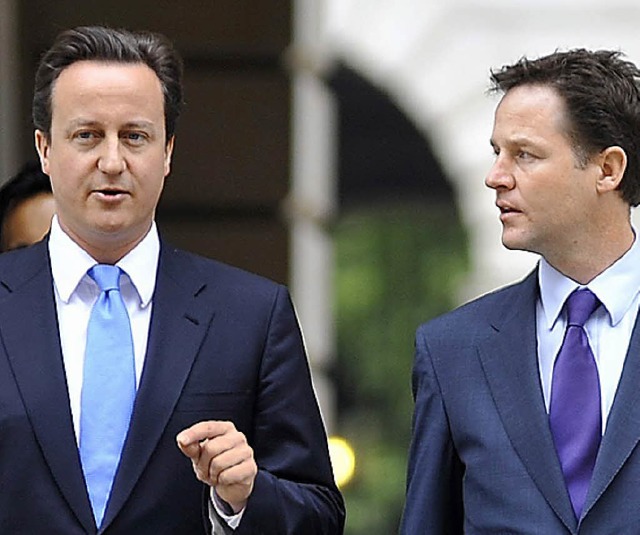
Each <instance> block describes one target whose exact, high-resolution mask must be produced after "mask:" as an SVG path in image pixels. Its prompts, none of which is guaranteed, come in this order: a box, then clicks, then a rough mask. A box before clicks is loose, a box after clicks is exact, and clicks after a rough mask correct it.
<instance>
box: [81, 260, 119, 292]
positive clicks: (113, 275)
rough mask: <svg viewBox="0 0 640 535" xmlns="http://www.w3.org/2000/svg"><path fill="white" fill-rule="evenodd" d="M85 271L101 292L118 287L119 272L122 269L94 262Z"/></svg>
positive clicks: (117, 288)
mask: <svg viewBox="0 0 640 535" xmlns="http://www.w3.org/2000/svg"><path fill="white" fill-rule="evenodd" d="M87 273H88V274H89V277H91V278H92V279H93V280H94V281H96V284H97V285H98V286H99V287H100V290H101V291H103V292H106V291H109V290H119V289H120V274H121V273H122V270H121V269H120V268H119V267H118V266H112V265H110V264H96V265H95V266H93V267H92V268H91V269H90V270H89V271H88V272H87Z"/></svg>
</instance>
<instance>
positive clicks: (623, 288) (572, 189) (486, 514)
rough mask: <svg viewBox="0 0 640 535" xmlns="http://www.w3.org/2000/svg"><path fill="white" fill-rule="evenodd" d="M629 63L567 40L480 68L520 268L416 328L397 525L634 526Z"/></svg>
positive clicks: (633, 138)
mask: <svg viewBox="0 0 640 535" xmlns="http://www.w3.org/2000/svg"><path fill="white" fill-rule="evenodd" d="M639 79H640V72H639V71H638V69H637V68H636V67H635V66H634V65H633V64H632V63H630V62H628V61H626V60H625V59H623V57H622V55H621V54H620V53H619V52H611V51H588V50H584V49H575V50H569V51H564V52H562V51H557V52H555V53H553V54H550V55H548V56H545V57H541V58H538V59H533V60H531V59H527V58H523V59H521V60H520V61H518V62H517V63H515V64H514V65H510V66H506V67H503V68H502V69H500V70H497V71H495V72H492V82H493V86H494V89H495V90H497V91H500V92H501V93H502V94H503V96H502V99H501V101H500V102H499V104H498V106H497V109H496V112H495V121H494V127H493V133H492V136H491V146H492V147H493V151H494V154H495V161H494V164H493V167H492V168H491V170H490V172H489V174H488V176H487V178H486V185H487V186H488V187H489V188H491V189H492V190H494V191H495V195H496V206H497V208H498V211H499V217H500V221H501V223H502V228H503V230H502V242H503V244H504V245H505V246H506V247H507V248H509V249H521V250H526V251H532V252H535V253H538V254H539V255H541V258H540V261H539V263H538V265H537V267H536V269H535V270H534V271H533V272H532V273H531V274H530V275H529V276H527V277H526V278H525V279H524V280H522V281H521V282H519V283H517V284H514V285H511V286H509V287H506V288H503V289H500V290H497V291H495V292H493V293H491V294H489V295H486V296H483V297H481V298H479V299H477V300H475V301H472V302H470V303H468V304H466V305H463V306H462V307H460V308H458V309H457V310H455V311H453V312H451V313H449V314H445V315H444V316H441V317H439V318H436V319H435V320H433V321H430V322H428V323H426V324H424V325H422V326H421V327H420V328H419V329H418V331H417V335H416V357H415V363H414V372H413V392H414V398H415V412H414V418H413V437H412V444H411V450H410V460H409V467H408V482H407V497H406V504H405V510H404V514H403V520H402V526H401V532H402V533H403V534H405V535H417V534H421V533H425V534H439V533H442V534H444V533H501V534H502V533H518V534H532V535H533V534H541V533H544V534H559V535H560V534H585V535H587V534H593V535H596V534H597V535H603V534H616V535H621V534H637V533H640V451H638V448H637V445H638V441H639V439H640V388H638V386H639V385H640V327H639V326H638V325H637V315H638V304H639V300H640V268H639V266H640V245H639V244H638V239H637V233H636V232H635V231H634V228H633V227H632V224H631V220H630V212H631V207H632V206H636V205H638V204H639V203H640V92H639Z"/></svg>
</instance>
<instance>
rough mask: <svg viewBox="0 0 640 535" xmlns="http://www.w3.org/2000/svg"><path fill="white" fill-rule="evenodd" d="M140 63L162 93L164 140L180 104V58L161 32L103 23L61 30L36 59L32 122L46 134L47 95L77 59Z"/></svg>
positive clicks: (48, 124)
mask: <svg viewBox="0 0 640 535" xmlns="http://www.w3.org/2000/svg"><path fill="white" fill-rule="evenodd" d="M85 60H96V61H106V62H119V63H144V64H145V65H147V66H148V67H149V68H151V69H152V70H153V71H154V72H155V73H156V75H157V77H158V79H159V80H160V83H161V85H162V91H163V94H164V118H165V130H166V136H167V137H166V140H167V141H169V139H171V138H172V137H173V136H174V134H175V129H176V123H177V121H178V117H179V116H180V111H181V109H182V104H183V96H182V59H181V58H180V55H179V54H178V52H177V51H176V50H175V48H174V47H173V45H172V43H171V42H170V41H169V40H168V39H167V38H166V37H164V36H163V35H160V34H156V33H151V32H131V31H128V30H122V29H113V28H108V27H105V26H80V27H78V28H74V29H71V30H66V31H63V32H62V33H60V34H59V35H58V37H57V38H56V40H55V42H54V43H53V45H52V46H51V48H50V49H49V50H48V51H47V52H45V54H44V55H43V56H42V59H41V60H40V64H39V65H38V69H37V71H36V77H35V88H34V94H33V107H32V115H33V124H34V126H35V127H36V128H37V129H38V130H41V131H42V132H44V133H45V134H46V135H47V136H48V135H49V133H50V130H51V96H52V93H53V86H54V84H55V82H56V80H57V79H58V76H60V73H61V72H62V71H63V70H64V69H65V68H67V67H68V66H69V65H71V64H73V63H75V62H77V61H85Z"/></svg>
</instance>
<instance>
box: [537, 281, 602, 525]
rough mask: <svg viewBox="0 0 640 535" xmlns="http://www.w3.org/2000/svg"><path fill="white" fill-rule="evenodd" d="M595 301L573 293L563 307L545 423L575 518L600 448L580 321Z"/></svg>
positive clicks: (592, 377)
mask: <svg viewBox="0 0 640 535" xmlns="http://www.w3.org/2000/svg"><path fill="white" fill-rule="evenodd" d="M599 304H600V302H599V301H598V298H597V297H596V296H595V295H594V294H593V293H591V291H590V290H587V289H581V290H576V291H574V292H573V293H572V294H571V295H570V296H569V298H568V299H567V302H566V303H565V307H566V309H567V330H566V331H565V335H564V341H563V342H562V346H561V347H560V352H559V353H558V356H557V358H556V362H555V364H554V367H553V380H552V383H551V407H550V410H549V424H550V426H551V433H552V434H553V441H554V443H555V446H556V451H557V452H558V458H559V459H560V465H561V466H562V473H563V474H564V480H565V482H566V485H567V490H568V491H569V497H570V498H571V504H572V505H573V510H574V512H575V514H576V518H580V513H581V512H582V507H583V505H584V500H585V498H586V496H587V490H588V489H589V483H590V481H591V474H592V473H593V466H594V464H595V462H596V455H597V454H598V448H599V447H600V438H601V436H602V420H601V416H600V381H599V380H598V369H597V367H596V362H595V359H594V357H593V352H592V351H591V348H590V347H589V340H588V339H587V333H586V332H585V330H584V323H585V322H586V321H587V319H588V318H589V316H591V314H592V313H593V311H594V310H595V309H596V308H597V307H598V305H599Z"/></svg>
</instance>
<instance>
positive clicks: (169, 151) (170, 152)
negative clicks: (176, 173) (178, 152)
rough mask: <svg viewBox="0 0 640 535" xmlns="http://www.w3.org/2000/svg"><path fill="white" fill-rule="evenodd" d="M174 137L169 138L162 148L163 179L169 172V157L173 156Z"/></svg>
mask: <svg viewBox="0 0 640 535" xmlns="http://www.w3.org/2000/svg"><path fill="white" fill-rule="evenodd" d="M175 140H176V136H171V138H170V139H169V141H167V144H166V145H165V147H164V176H165V178H166V177H167V175H168V174H169V173H170V172H171V157H172V156H173V146H174V143H175Z"/></svg>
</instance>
